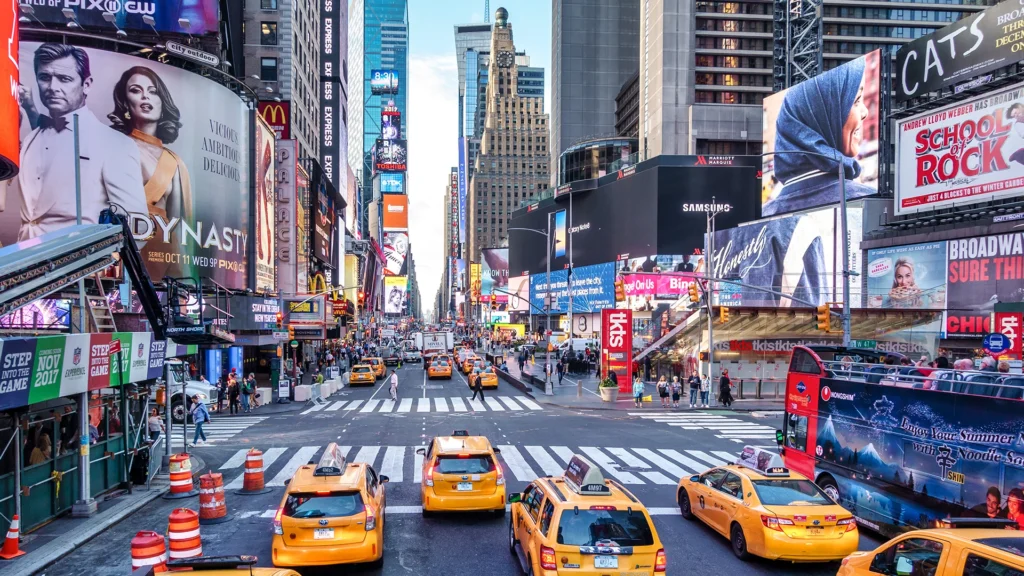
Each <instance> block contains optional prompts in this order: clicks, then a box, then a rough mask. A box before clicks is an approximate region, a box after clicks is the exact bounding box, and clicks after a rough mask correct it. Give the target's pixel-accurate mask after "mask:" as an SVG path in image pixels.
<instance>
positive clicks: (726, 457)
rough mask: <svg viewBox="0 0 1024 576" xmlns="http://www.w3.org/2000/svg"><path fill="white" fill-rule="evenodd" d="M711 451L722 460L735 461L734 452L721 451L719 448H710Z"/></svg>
mask: <svg viewBox="0 0 1024 576" xmlns="http://www.w3.org/2000/svg"><path fill="white" fill-rule="evenodd" d="M711 453H712V454H714V455H715V456H718V457H719V458H721V459H722V460H725V461H726V462H735V461H736V455H735V454H730V453H729V452H722V451H720V450H712V451H711Z"/></svg>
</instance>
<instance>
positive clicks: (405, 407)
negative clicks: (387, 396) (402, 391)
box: [398, 398, 412, 412]
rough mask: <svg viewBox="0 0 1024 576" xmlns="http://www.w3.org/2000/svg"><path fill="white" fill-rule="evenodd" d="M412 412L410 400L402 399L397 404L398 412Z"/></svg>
mask: <svg viewBox="0 0 1024 576" xmlns="http://www.w3.org/2000/svg"><path fill="white" fill-rule="evenodd" d="M410 410H412V398H402V400H401V401H400V402H399V403H398V411H399V412H409V411H410Z"/></svg>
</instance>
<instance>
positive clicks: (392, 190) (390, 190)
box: [380, 172, 405, 194]
mask: <svg viewBox="0 0 1024 576" xmlns="http://www.w3.org/2000/svg"><path fill="white" fill-rule="evenodd" d="M380 191H381V193H383V194H405V172H381V173H380Z"/></svg>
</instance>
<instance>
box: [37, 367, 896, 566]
mask: <svg viewBox="0 0 1024 576" xmlns="http://www.w3.org/2000/svg"><path fill="white" fill-rule="evenodd" d="M399 378H400V385H399V402H398V403H396V404H393V405H392V404H390V403H384V402H380V401H381V400H383V399H386V398H387V397H388V390H387V388H386V386H385V385H384V384H383V381H381V383H379V384H378V385H376V386H373V387H367V388H356V389H348V388H346V389H344V390H342V391H341V392H339V393H338V394H336V395H334V396H332V397H331V398H330V402H329V404H327V405H326V406H325V407H324V408H320V409H314V410H310V409H308V408H303V409H296V410H295V411H293V412H289V413H284V414H278V415H273V416H268V417H265V418H252V419H247V420H237V421H232V422H224V421H225V420H228V419H226V418H225V419H221V421H219V422H218V421H215V424H218V425H219V426H221V427H223V428H222V429H221V430H219V431H218V432H217V434H211V437H212V439H211V443H210V445H209V446H205V447H199V448H196V449H195V450H196V452H197V453H198V454H199V455H200V456H201V457H202V458H203V459H204V460H205V461H206V462H207V464H208V466H209V467H210V469H211V470H214V471H219V472H221V473H222V474H224V482H225V484H226V485H229V489H228V490H226V500H227V506H228V510H229V513H230V514H231V516H232V520H231V521H230V522H226V523H223V524H217V525H211V526H203V527H202V528H201V534H202V540H203V554H204V555H205V556H211V555H220V554H253V555H256V556H259V557H260V563H259V564H260V565H263V566H269V565H270V543H271V535H272V534H271V517H272V516H273V511H274V510H275V509H276V508H277V506H278V505H279V503H280V501H281V497H282V494H283V487H281V486H280V485H278V486H276V487H274V488H273V490H272V491H271V492H270V493H267V494H263V495H257V496H239V495H235V494H234V493H233V491H232V490H230V483H231V481H232V480H235V478H238V482H239V483H240V482H241V474H242V467H241V466H242V464H241V460H240V458H241V456H240V455H241V454H243V453H244V451H245V450H248V449H249V448H252V447H256V448H259V449H261V450H263V451H264V453H265V455H266V456H265V459H266V460H269V459H270V458H269V456H270V455H271V454H276V459H275V460H274V461H273V462H267V461H265V463H264V467H265V469H266V480H267V482H268V484H274V483H275V481H276V482H277V483H278V484H280V483H281V482H282V481H283V480H284V479H285V478H288V477H290V476H291V473H290V470H293V467H297V466H299V465H301V464H305V463H306V462H307V461H308V460H309V459H310V458H311V457H318V456H319V455H320V454H321V453H322V450H323V447H324V446H326V445H327V444H328V443H329V442H337V443H338V444H339V445H340V446H343V447H347V455H348V458H349V459H350V460H355V461H367V462H372V463H373V465H374V468H375V469H376V470H378V472H380V473H382V474H387V475H389V476H390V477H391V479H392V482H391V483H390V484H388V485H387V487H386V489H387V494H388V510H387V512H386V513H385V521H384V522H385V562H384V567H383V569H377V570H370V569H351V570H350V569H348V568H346V569H345V573H346V574H386V575H391V574H414V575H446V576H452V575H463V574H466V575H469V574H488V575H494V576H503V575H509V576H512V575H517V574H519V571H518V568H517V564H516V563H515V560H514V559H513V558H512V557H511V556H510V555H509V552H508V548H507V544H506V540H505V539H506V537H507V522H508V516H506V518H505V519H499V518H494V517H490V516H477V515H454V516H441V517H432V518H429V519H424V518H422V517H421V515H420V511H419V508H418V506H419V504H420V493H419V483H418V482H419V478H418V472H417V470H418V464H419V461H418V460H417V459H416V456H415V450H416V448H417V447H419V446H420V445H422V444H423V443H425V442H426V441H427V440H428V439H429V438H431V437H433V436H435V435H448V434H450V433H451V432H452V431H453V430H456V429H465V430H468V431H469V432H470V433H471V434H474V435H484V436H487V437H488V438H490V440H491V442H492V444H494V445H497V446H501V448H502V456H501V458H502V460H503V462H504V469H505V471H506V478H507V481H508V483H509V492H511V491H514V490H522V489H523V488H524V487H525V486H526V485H527V484H528V482H529V481H530V480H531V479H533V478H535V477H537V476H543V475H546V474H548V473H556V472H558V471H559V470H561V469H564V464H565V458H566V457H567V456H568V455H571V454H572V453H576V452H579V453H583V454H586V455H588V456H590V458H591V459H592V460H595V461H598V464H601V460H602V459H603V460H605V461H607V463H608V464H607V466H606V472H607V473H608V474H609V475H618V476H619V480H620V481H622V482H623V483H624V484H626V485H627V486H628V487H629V488H630V489H631V490H632V491H633V492H634V494H635V495H636V496H637V497H638V498H639V499H640V500H641V501H642V502H643V503H644V505H645V506H647V508H648V509H649V510H650V511H651V512H652V513H653V514H655V516H654V520H655V525H656V528H657V530H658V534H659V536H660V537H661V540H662V541H663V542H664V543H665V547H666V552H667V555H668V560H669V569H668V573H669V574H697V575H702V574H708V575H712V574H714V575H717V574H741V573H742V574H747V575H754V574H806V575H815V576H818V575H826V574H827V575H833V574H835V573H836V570H837V569H838V565H837V564H828V565H820V564H817V565H815V564H811V565H807V564H798V565H794V564H787V563H777V562H767V561H760V560H754V561H752V562H747V563H744V562H741V561H739V560H737V559H736V558H735V557H734V556H733V555H732V553H731V551H730V548H729V543H728V541H727V540H726V539H725V538H724V537H721V536H719V535H718V534H717V533H715V532H713V531H712V530H711V529H710V528H708V527H706V526H704V525H703V524H702V523H700V522H699V521H697V522H688V521H686V520H684V519H683V518H682V517H681V516H679V512H678V508H677V507H676V503H675V487H676V482H677V481H678V479H679V476H681V475H682V474H693V473H698V472H701V471H703V470H705V469H707V468H709V467H711V465H712V464H715V463H718V462H721V461H723V460H724V459H725V458H726V457H727V456H730V455H731V454H735V453H736V452H738V451H739V450H740V449H741V448H742V446H743V443H744V442H749V443H751V444H756V445H768V444H771V442H772V441H769V440H763V439H756V437H757V436H758V434H760V433H761V432H758V430H761V429H762V428H763V427H767V428H771V429H774V428H775V427H776V426H778V425H779V418H777V417H772V416H768V417H766V418H757V417H754V416H751V415H738V416H734V415H732V414H728V415H727V416H728V418H727V419H723V413H722V412H719V411H714V410H707V411H704V412H703V414H702V415H695V416H694V420H691V421H689V422H686V423H683V424H679V423H676V425H671V423H670V422H669V421H662V420H661V419H654V418H651V417H650V414H648V417H646V418H645V417H642V416H637V415H630V414H629V413H628V412H617V411H608V410H593V411H583V410H579V411H577V410H566V409H562V408H558V407H553V406H551V405H544V404H541V403H537V402H533V401H530V399H529V398H527V397H525V395H523V394H522V393H521V392H520V391H519V390H517V389H515V388H514V387H511V386H509V385H507V384H505V383H504V382H502V383H501V384H499V388H498V390H497V391H488V392H486V395H487V397H488V398H489V400H488V401H486V402H485V403H484V404H480V405H477V406H476V407H474V406H473V405H471V404H470V403H468V402H467V400H468V398H469V396H470V395H471V392H470V391H469V388H468V385H467V383H466V381H465V379H464V378H463V377H462V376H461V375H458V374H457V375H456V376H455V377H454V378H453V379H452V380H451V381H430V382H428V381H426V380H425V378H424V371H423V370H422V367H421V366H420V365H415V364H414V365H406V366H404V367H403V368H402V369H401V370H400V371H399ZM424 399H425V400H424ZM403 400H409V402H405V403H403V402H402V401H403ZM372 401H378V402H372ZM371 402H372V404H373V409H372V410H366V408H367V406H368V405H370V404H371ZM531 405H532V406H531ZM350 406H354V407H353V408H352V409H349V407H350ZM442 406H443V407H444V408H443V410H442ZM460 407H461V408H462V410H459V408H460ZM384 409H387V410H388V411H382V410H384ZM364 410H366V411H364ZM644 410H645V411H648V410H650V411H654V412H658V411H660V408H651V407H648V408H645V409H644ZM737 420H739V421H740V422H737ZM695 422H698V423H699V424H695ZM691 424H692V425H691ZM742 430H750V432H742ZM179 433H180V432H179ZM744 434H747V435H750V436H754V437H755V439H750V438H746V439H744V438H739V437H741V436H743V435H744ZM185 503H186V504H185V505H187V506H189V507H191V508H193V509H195V510H197V509H198V499H191V500H186V501H185ZM181 505H182V503H181V501H165V500H157V501H155V502H153V503H152V504H150V505H149V506H147V507H145V508H144V509H143V510H141V511H140V512H138V513H136V514H134V515H133V516H131V517H129V518H127V519H126V520H124V521H122V522H121V523H120V524H118V525H116V526H113V527H111V528H110V529H108V530H106V531H105V532H103V533H102V534H101V535H100V536H98V537H97V538H95V539H94V540H92V541H90V542H89V543H88V544H86V545H85V546H83V547H81V548H79V549H78V550H76V551H75V552H74V553H72V554H71V555H69V556H67V557H65V558H64V559H62V560H61V561H60V562H59V563H57V564H55V565H53V566H51V567H50V568H49V569H48V570H46V572H45V573H46V574H53V575H58V574H59V575H62V576H63V575H83V576H85V575H89V576H93V575H96V574H104V575H106V574H127V573H128V572H129V571H130V567H131V560H130V554H129V543H130V541H131V538H132V536H133V535H134V534H135V533H136V532H138V531H140V530H154V531H157V532H161V533H163V532H165V531H166V529H167V517H168V515H169V514H170V512H171V510H173V509H174V508H176V507H178V506H181ZM878 544H879V540H878V539H877V538H874V537H872V536H870V535H867V534H863V533H862V536H861V549H871V548H874V547H876V546H878ZM302 573H303V574H335V573H338V570H337V569H333V570H330V569H328V570H309V571H307V570H302Z"/></svg>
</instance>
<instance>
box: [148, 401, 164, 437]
mask: <svg viewBox="0 0 1024 576" xmlns="http://www.w3.org/2000/svg"><path fill="white" fill-rule="evenodd" d="M148 425H149V441H150V442H155V441H156V439H157V438H159V437H160V435H161V434H163V433H164V421H163V420H162V419H160V415H159V414H158V413H157V411H156V408H152V409H150V411H149V420H148Z"/></svg>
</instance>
